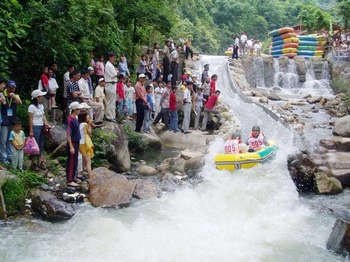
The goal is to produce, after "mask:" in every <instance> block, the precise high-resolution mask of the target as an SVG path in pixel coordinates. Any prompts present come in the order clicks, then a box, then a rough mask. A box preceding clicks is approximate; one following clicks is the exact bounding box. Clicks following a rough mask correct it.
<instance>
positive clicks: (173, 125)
mask: <svg viewBox="0 0 350 262" xmlns="http://www.w3.org/2000/svg"><path fill="white" fill-rule="evenodd" d="M178 122H179V118H178V115H177V111H170V130H173V131H179V127H178Z"/></svg>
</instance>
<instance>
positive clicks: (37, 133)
mask: <svg viewBox="0 0 350 262" xmlns="http://www.w3.org/2000/svg"><path fill="white" fill-rule="evenodd" d="M33 133H34V138H35V141H36V142H37V144H38V146H39V149H40V156H42V155H44V141H45V140H44V134H43V126H33Z"/></svg>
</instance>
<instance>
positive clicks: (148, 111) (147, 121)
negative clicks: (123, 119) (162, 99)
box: [143, 85, 154, 133]
mask: <svg viewBox="0 0 350 262" xmlns="http://www.w3.org/2000/svg"><path fill="white" fill-rule="evenodd" d="M146 99H147V105H146V106H145V117H144V121H143V132H144V133H150V132H151V129H150V126H151V123H152V113H154V102H153V98H152V86H151V85H148V86H146Z"/></svg>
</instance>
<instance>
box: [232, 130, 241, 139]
mask: <svg viewBox="0 0 350 262" xmlns="http://www.w3.org/2000/svg"><path fill="white" fill-rule="evenodd" d="M241 136H242V134H241V131H239V130H235V131H233V132H232V137H233V138H236V137H241Z"/></svg>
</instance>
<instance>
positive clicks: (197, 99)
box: [194, 86, 206, 130]
mask: <svg viewBox="0 0 350 262" xmlns="http://www.w3.org/2000/svg"><path fill="white" fill-rule="evenodd" d="M205 101H206V100H205V98H204V97H203V87H202V86H199V87H197V89H196V92H195V94H194V114H195V119H194V129H195V130H197V129H198V127H199V119H200V117H201V112H202V108H203V103H204V102H205Z"/></svg>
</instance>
